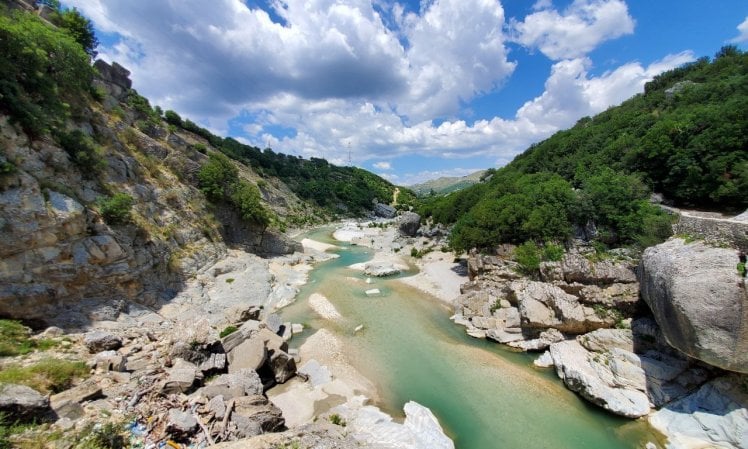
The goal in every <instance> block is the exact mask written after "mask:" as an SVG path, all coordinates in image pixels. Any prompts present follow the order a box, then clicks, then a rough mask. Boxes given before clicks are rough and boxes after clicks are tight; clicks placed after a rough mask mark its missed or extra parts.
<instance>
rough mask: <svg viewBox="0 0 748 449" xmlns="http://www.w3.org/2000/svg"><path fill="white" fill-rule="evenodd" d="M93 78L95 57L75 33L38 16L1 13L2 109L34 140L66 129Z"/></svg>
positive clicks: (0, 76) (0, 92) (0, 86)
mask: <svg viewBox="0 0 748 449" xmlns="http://www.w3.org/2000/svg"><path fill="white" fill-rule="evenodd" d="M92 79H93V69H92V68H91V66H90V59H89V55H88V54H86V52H85V51H84V50H83V48H82V47H81V46H80V45H79V44H78V43H77V42H76V41H75V40H74V39H73V38H72V37H71V36H70V35H69V34H67V33H66V32H64V31H63V30H60V29H57V28H53V27H50V26H48V25H46V24H45V23H43V22H42V21H41V20H39V19H38V18H37V17H36V16H34V15H32V14H28V13H23V12H20V11H16V12H13V13H12V14H9V15H5V14H0V98H2V102H0V110H1V111H3V112H5V113H7V114H8V115H9V116H10V119H11V121H12V122H14V123H18V124H19V125H21V127H22V128H23V129H24V131H26V133H28V134H29V135H30V136H31V137H38V136H41V135H43V134H45V133H46V132H48V131H49V130H50V129H52V128H55V127H58V126H59V125H60V124H62V123H63V122H64V121H65V119H66V118H67V117H68V116H69V114H70V112H71V106H75V105H81V104H82V101H81V99H85V98H86V97H87V93H88V92H89V90H90V86H91V80H92Z"/></svg>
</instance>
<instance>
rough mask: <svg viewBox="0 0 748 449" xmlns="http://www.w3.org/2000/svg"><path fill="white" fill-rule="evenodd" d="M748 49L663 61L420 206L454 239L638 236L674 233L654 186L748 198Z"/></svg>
mask: <svg viewBox="0 0 748 449" xmlns="http://www.w3.org/2000/svg"><path fill="white" fill-rule="evenodd" d="M747 110H748V53H745V52H741V51H740V50H738V49H737V48H735V47H732V46H728V47H724V48H723V49H721V50H720V51H719V52H718V53H717V55H716V56H715V58H714V60H713V61H710V60H709V59H708V58H702V59H699V60H698V61H696V62H694V63H691V64H687V65H685V66H683V67H680V68H678V69H675V70H672V71H669V72H666V73H663V74H661V75H659V76H657V77H655V79H654V80H652V81H651V82H649V83H647V85H646V87H645V92H644V93H643V94H640V95H636V96H634V97H633V98H631V99H629V100H627V101H626V102H624V103H623V104H621V105H620V106H617V107H614V108H611V109H609V110H607V111H605V112H603V113H601V114H598V115H597V116H595V117H593V118H589V117H585V118H583V119H581V120H579V121H578V122H577V124H576V125H575V126H574V127H572V128H571V129H569V130H566V131H561V132H558V133H556V134H555V135H553V136H552V137H550V138H549V139H547V140H545V141H543V142H540V143H539V144H536V145H533V146H531V147H530V148H529V149H528V150H527V151H525V152H524V153H523V154H521V155H519V156H517V157H516V158H515V159H514V161H512V162H511V163H510V164H509V165H507V166H505V167H503V168H501V169H499V170H497V172H496V173H495V174H494V175H493V176H492V177H491V178H490V180H489V181H487V182H484V183H481V184H478V185H475V186H473V187H470V188H468V189H465V190H462V191H459V192H456V193H453V194H451V195H448V196H445V197H437V198H433V199H431V200H430V201H427V202H426V204H424V206H422V208H421V212H422V215H425V216H431V217H433V219H434V221H436V222H439V223H444V224H454V225H455V226H454V230H453V233H452V238H451V244H452V246H453V247H454V248H455V249H456V250H466V249H469V248H472V247H479V248H490V247H493V246H495V245H497V244H498V243H501V242H513V243H520V242H523V241H526V240H538V241H546V240H565V239H567V238H569V237H570V236H571V235H572V232H573V230H574V227H575V226H577V227H578V229H582V228H585V227H586V228H587V229H590V230H592V226H591V225H594V229H595V235H596V238H597V239H598V240H599V241H601V242H603V243H606V244H632V243H633V244H638V245H639V246H642V247H646V246H649V245H651V244H654V243H657V242H658V241H661V240H662V239H664V238H665V237H667V236H668V235H669V234H670V226H669V219H668V217H667V216H666V215H665V214H663V213H662V212H661V211H660V210H659V209H658V208H657V207H655V206H653V205H651V204H649V202H648V199H649V196H650V193H651V192H652V191H655V192H658V193H661V194H663V195H664V197H665V198H666V199H667V200H669V201H672V202H673V203H674V204H676V205H679V206H685V207H698V208H708V209H719V210H732V211H735V210H743V209H745V208H746V207H747V206H748V194H747V193H746V192H748V152H747V151H746V147H748V115H746V111H747Z"/></svg>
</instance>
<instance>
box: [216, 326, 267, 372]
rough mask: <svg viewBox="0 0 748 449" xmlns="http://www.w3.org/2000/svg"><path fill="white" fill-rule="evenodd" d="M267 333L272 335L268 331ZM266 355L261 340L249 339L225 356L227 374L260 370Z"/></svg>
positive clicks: (263, 343)
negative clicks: (226, 359) (227, 363)
mask: <svg viewBox="0 0 748 449" xmlns="http://www.w3.org/2000/svg"><path fill="white" fill-rule="evenodd" d="M263 330H265V329H263ZM268 333H270V334H271V335H274V334H273V333H272V332H270V331H268ZM279 338H280V337H279ZM267 353H268V351H267V349H266V348H265V342H264V341H263V340H262V339H260V338H250V339H249V340H245V341H244V342H242V343H241V344H240V345H238V346H236V347H235V348H233V349H232V350H231V351H230V352H229V353H228V355H227V358H228V362H229V373H235V372H238V371H240V370H243V369H250V370H255V371H256V370H258V369H260V367H261V366H262V365H264V364H265V360H267V355H268V354H267Z"/></svg>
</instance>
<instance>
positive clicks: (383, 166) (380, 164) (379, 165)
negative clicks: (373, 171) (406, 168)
mask: <svg viewBox="0 0 748 449" xmlns="http://www.w3.org/2000/svg"><path fill="white" fill-rule="evenodd" d="M374 168H378V169H380V170H392V164H390V163H389V162H385V161H382V162H377V163H375V164H374Z"/></svg>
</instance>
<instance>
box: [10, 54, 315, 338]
mask: <svg viewBox="0 0 748 449" xmlns="http://www.w3.org/2000/svg"><path fill="white" fill-rule="evenodd" d="M97 67H98V66H97ZM123 71H124V69H121V68H120V67H118V66H116V65H115V66H114V67H110V66H106V65H103V66H101V67H100V72H101V73H102V78H101V79H100V80H98V81H97V84H98V86H99V87H100V88H103V89H104V91H105V92H106V95H105V97H104V98H103V99H102V101H101V102H100V103H94V104H92V105H91V106H90V108H88V109H87V110H86V111H84V113H83V114H82V116H81V117H77V118H76V121H75V123H69V125H68V127H69V131H70V130H79V131H80V132H81V134H79V135H80V136H83V137H82V142H84V141H87V142H93V145H92V146H93V147H95V148H96V149H95V154H93V157H96V158H98V159H99V162H97V163H96V164H89V165H82V164H81V163H80V160H79V155H78V152H79V151H83V148H80V149H77V147H75V146H73V148H72V149H71V148H70V146H69V145H68V147H67V148H65V149H63V148H62V147H61V145H58V144H57V143H56V142H55V141H53V140H52V139H51V138H45V139H41V140H34V141H31V140H30V139H29V138H28V137H27V136H26V135H25V134H23V133H22V132H20V131H18V129H17V128H16V127H14V126H12V125H11V124H10V123H9V122H8V118H7V117H5V116H0V148H1V149H2V152H1V153H0V164H2V167H3V170H2V172H1V173H0V241H2V242H3V243H2V245H0V316H9V317H17V318H25V319H28V318H45V319H50V318H54V319H62V320H65V319H71V320H73V321H74V322H75V323H71V324H81V323H80V321H81V320H83V321H85V319H86V318H85V317H89V318H91V316H92V314H93V315H96V314H101V313H105V314H106V313H107V312H106V311H108V310H109V309H111V308H115V309H116V308H117V307H120V306H118V305H117V304H123V303H121V302H118V301H117V300H136V301H138V302H140V303H144V304H145V305H155V304H156V303H158V302H159V301H161V300H165V299H168V298H171V297H172V296H173V295H174V294H175V293H176V292H177V291H178V290H179V289H180V287H181V286H182V284H183V281H184V279H187V278H188V277H190V276H192V275H194V274H195V273H196V272H197V271H198V270H199V269H200V268H201V267H204V266H206V265H208V264H210V263H213V262H215V261H216V260H218V259H219V258H221V257H223V256H224V255H225V254H226V251H227V245H228V246H236V247H241V248H243V249H246V250H250V251H252V252H255V253H258V254H285V253H290V252H293V251H294V250H298V249H299V247H298V244H296V243H294V242H291V241H290V240H288V239H287V238H285V237H284V236H283V235H282V234H281V233H280V232H278V231H273V230H270V229H263V228H259V227H257V226H254V225H252V224H250V223H247V222H245V221H243V220H241V218H240V217H239V216H238V215H237V214H236V213H235V212H233V211H232V210H230V209H229V208H227V207H223V206H222V205H212V204H209V203H208V202H207V201H206V200H205V197H204V195H203V194H202V193H201V192H200V191H199V189H198V188H197V186H198V182H197V173H198V171H199V169H200V166H201V165H202V164H203V163H204V162H205V161H206V160H207V156H206V154H205V153H207V154H209V153H210V152H211V151H212V148H211V147H210V146H209V145H207V143H206V142H205V141H204V140H203V139H202V138H200V137H198V136H196V135H194V134H191V133H189V132H186V131H182V130H179V131H176V130H173V129H172V130H171V131H169V130H168V128H167V127H166V125H165V124H163V123H161V124H160V125H158V126H151V127H150V128H145V127H143V126H140V128H143V129H145V130H146V131H147V132H148V134H145V133H144V132H141V131H140V130H139V129H138V127H136V126H134V125H135V124H136V123H138V120H140V119H141V117H140V116H139V113H138V112H137V111H136V110H135V109H133V108H130V107H128V106H127V104H126V103H125V101H124V100H125V99H126V97H127V95H128V88H129V80H128V79H127V74H126V71H124V72H123ZM81 145H83V143H81ZM235 165H236V166H237V168H238V169H239V176H240V177H241V178H242V179H245V180H247V181H248V182H250V183H255V184H256V183H257V181H258V180H259V177H258V176H257V175H256V174H255V173H254V172H252V171H251V170H250V169H249V168H247V167H245V166H243V165H241V164H235ZM261 192H262V194H263V197H264V198H263V199H264V200H265V201H266V206H267V207H270V208H271V209H273V210H274V212H275V213H276V214H278V215H279V216H280V217H284V216H286V215H287V214H289V213H290V211H291V210H292V209H293V210H300V209H303V208H305V207H307V206H306V205H304V204H303V203H302V202H301V201H300V200H299V199H298V198H296V197H295V196H294V195H293V194H292V193H291V192H290V191H289V190H288V189H287V188H285V186H283V185H282V183H280V182H279V181H277V180H272V179H271V180H269V181H266V182H263V183H262V189H261ZM116 193H126V194H127V195H129V196H130V197H132V199H133V206H132V210H131V212H130V218H129V220H125V222H124V223H120V224H108V223H107V222H106V221H105V220H104V219H103V218H102V215H101V214H100V210H101V200H102V199H104V198H109V197H111V196H113V195H114V194H116ZM102 308H103V310H104V312H102ZM68 312H69V313H68ZM73 312H75V313H73ZM74 314H77V315H76V317H77V318H71V317H72V315H74ZM68 315H70V316H68ZM97 318H99V319H100V318H101V317H100V316H98V317H97Z"/></svg>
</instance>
